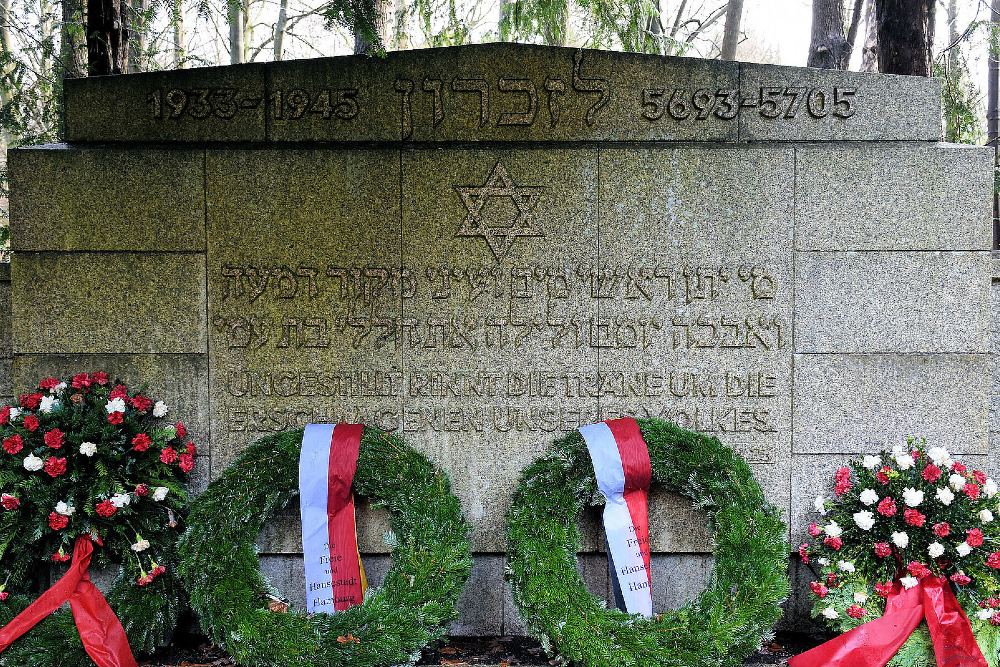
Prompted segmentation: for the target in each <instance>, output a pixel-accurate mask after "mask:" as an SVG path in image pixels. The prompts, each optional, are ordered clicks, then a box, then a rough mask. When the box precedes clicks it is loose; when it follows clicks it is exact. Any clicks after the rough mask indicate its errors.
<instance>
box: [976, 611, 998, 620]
mask: <svg viewBox="0 0 1000 667" xmlns="http://www.w3.org/2000/svg"><path fill="white" fill-rule="evenodd" d="M995 613H996V612H995V611H994V610H993V609H980V610H979V611H977V612H976V618H978V619H979V620H980V621H988V620H990V619H991V618H993V614H995Z"/></svg>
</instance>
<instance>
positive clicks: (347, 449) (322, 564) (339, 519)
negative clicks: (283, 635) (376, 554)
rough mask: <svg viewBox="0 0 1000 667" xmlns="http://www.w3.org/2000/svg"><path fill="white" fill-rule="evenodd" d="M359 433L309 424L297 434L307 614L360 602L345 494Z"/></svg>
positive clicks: (361, 585)
mask: <svg viewBox="0 0 1000 667" xmlns="http://www.w3.org/2000/svg"><path fill="white" fill-rule="evenodd" d="M361 431H362V426H361V424H337V425H333V424H309V425H308V426H306V428H305V432H304V433H303V435H302V451H301V453H300V454H299V508H300V510H301V514H302V555H303V558H304V559H305V575H306V611H307V612H308V613H310V614H317V613H318V614H332V613H334V612H337V611H343V610H344V609H349V608H350V607H353V606H354V605H358V604H361V602H362V601H363V600H364V596H365V588H366V587H367V582H366V581H365V570H364V566H363V565H362V564H361V555H360V554H359V552H358V535H357V528H356V526H355V517H354V494H353V493H352V492H351V484H352V482H353V481H354V473H355V471H356V470H357V466H358V450H359V449H360V447H361Z"/></svg>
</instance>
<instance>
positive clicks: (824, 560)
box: [816, 558, 830, 567]
mask: <svg viewBox="0 0 1000 667" xmlns="http://www.w3.org/2000/svg"><path fill="white" fill-rule="evenodd" d="M816 562H817V563H819V564H820V566H821V567H826V566H827V565H829V564H830V559H829V558H817V559H816Z"/></svg>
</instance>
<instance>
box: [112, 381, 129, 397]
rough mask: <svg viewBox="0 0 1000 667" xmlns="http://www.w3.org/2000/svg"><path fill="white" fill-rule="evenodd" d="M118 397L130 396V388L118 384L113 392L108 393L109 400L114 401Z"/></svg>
mask: <svg viewBox="0 0 1000 667" xmlns="http://www.w3.org/2000/svg"><path fill="white" fill-rule="evenodd" d="M116 398H122V399H124V398H128V389H127V388H126V387H125V385H123V384H116V385H115V387H114V389H112V390H111V393H110V394H108V400H109V401H113V400H115V399H116Z"/></svg>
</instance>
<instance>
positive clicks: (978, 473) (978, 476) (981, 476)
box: [972, 470, 986, 485]
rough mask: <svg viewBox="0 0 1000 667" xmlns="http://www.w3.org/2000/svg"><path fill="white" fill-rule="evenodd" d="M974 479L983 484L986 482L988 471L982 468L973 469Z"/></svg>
mask: <svg viewBox="0 0 1000 667" xmlns="http://www.w3.org/2000/svg"><path fill="white" fill-rule="evenodd" d="M972 479H974V480H976V484H979V485H983V484H985V483H986V473H984V472H983V471H982V470H973V471H972Z"/></svg>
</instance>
